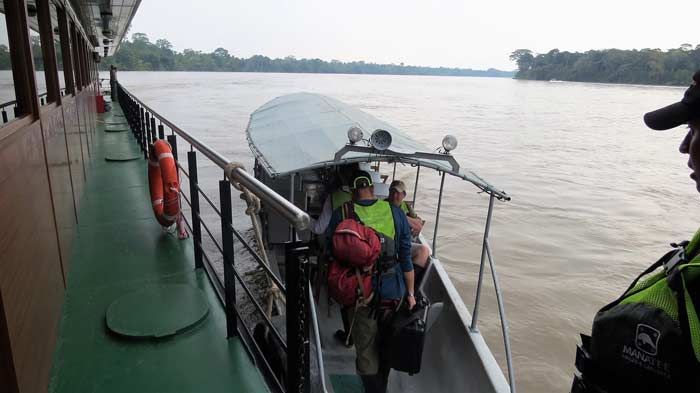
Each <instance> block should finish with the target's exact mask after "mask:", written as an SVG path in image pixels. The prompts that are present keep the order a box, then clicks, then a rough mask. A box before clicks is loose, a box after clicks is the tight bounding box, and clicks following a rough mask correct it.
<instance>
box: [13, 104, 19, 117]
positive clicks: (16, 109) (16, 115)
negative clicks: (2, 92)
mask: <svg viewBox="0 0 700 393" xmlns="http://www.w3.org/2000/svg"><path fill="white" fill-rule="evenodd" d="M13 110H14V115H15V119H16V118H18V117H19V107H18V106H17V105H15V107H14V108H13Z"/></svg>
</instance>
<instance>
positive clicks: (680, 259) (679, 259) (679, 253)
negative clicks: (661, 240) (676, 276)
mask: <svg viewBox="0 0 700 393" xmlns="http://www.w3.org/2000/svg"><path fill="white" fill-rule="evenodd" d="M686 244H687V242H681V243H680V244H676V243H671V246H672V247H675V248H676V250H675V252H674V253H673V255H671V257H670V258H669V259H668V261H666V262H664V271H665V272H666V275H669V274H671V272H673V270H674V269H675V268H676V267H677V266H678V265H680V264H681V263H687V262H688V259H687V258H686V256H685V246H686Z"/></svg>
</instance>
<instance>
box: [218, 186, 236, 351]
mask: <svg viewBox="0 0 700 393" xmlns="http://www.w3.org/2000/svg"><path fill="white" fill-rule="evenodd" d="M219 199H220V200H219V204H220V205H221V243H222V244H221V246H222V247H221V248H223V251H224V298H225V301H224V303H225V306H226V337H227V338H231V337H235V336H236V335H237V333H238V326H236V310H235V309H236V276H235V274H234V272H233V269H234V265H233V262H234V260H233V213H232V211H231V183H229V182H228V181H227V180H221V181H219Z"/></svg>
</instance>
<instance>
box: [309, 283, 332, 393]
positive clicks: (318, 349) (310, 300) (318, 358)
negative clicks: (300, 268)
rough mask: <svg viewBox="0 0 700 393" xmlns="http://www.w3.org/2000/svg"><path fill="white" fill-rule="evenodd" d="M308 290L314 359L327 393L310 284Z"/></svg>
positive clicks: (318, 329)
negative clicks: (314, 351)
mask: <svg viewBox="0 0 700 393" xmlns="http://www.w3.org/2000/svg"><path fill="white" fill-rule="evenodd" d="M306 288H307V290H308V292H309V309H310V310H311V312H310V314H311V325H312V326H313V328H314V343H315V344H316V358H317V359H316V360H318V374H319V375H320V376H321V388H322V389H323V393H328V388H327V387H326V370H325V367H324V365H323V349H322V348H321V335H320V329H321V328H320V327H319V326H318V317H317V316H316V304H315V302H314V293H313V291H312V290H311V285H307V286H306Z"/></svg>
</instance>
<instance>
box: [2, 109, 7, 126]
mask: <svg viewBox="0 0 700 393" xmlns="http://www.w3.org/2000/svg"><path fill="white" fill-rule="evenodd" d="M2 122H3V123H7V111H6V110H5V108H2Z"/></svg>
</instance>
